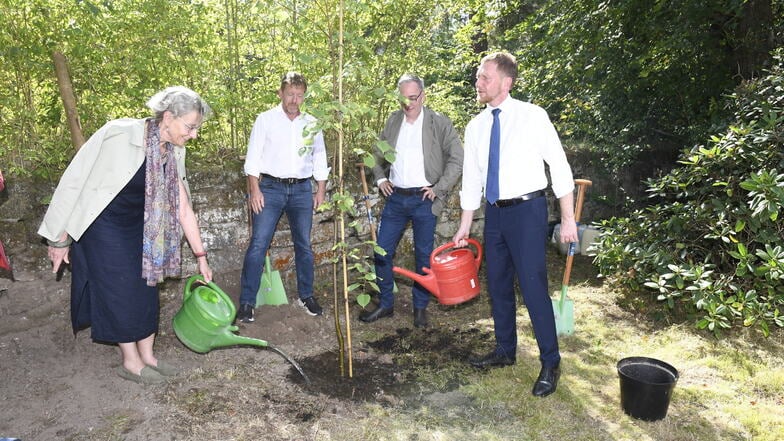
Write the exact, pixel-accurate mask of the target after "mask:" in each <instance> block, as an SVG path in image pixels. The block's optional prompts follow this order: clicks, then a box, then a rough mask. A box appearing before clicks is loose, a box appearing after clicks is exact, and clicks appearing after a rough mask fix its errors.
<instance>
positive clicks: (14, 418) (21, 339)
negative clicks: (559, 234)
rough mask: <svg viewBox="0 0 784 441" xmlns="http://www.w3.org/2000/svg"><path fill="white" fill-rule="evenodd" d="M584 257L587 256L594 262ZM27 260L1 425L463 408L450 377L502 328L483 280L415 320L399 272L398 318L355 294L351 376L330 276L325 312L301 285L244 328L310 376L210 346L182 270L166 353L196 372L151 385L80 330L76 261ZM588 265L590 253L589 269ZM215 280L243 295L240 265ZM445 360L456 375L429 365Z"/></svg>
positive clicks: (336, 420)
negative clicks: (416, 323) (199, 337)
mask: <svg viewBox="0 0 784 441" xmlns="http://www.w3.org/2000/svg"><path fill="white" fill-rule="evenodd" d="M549 254H550V255H551V256H552V259H553V264H554V265H555V266H554V267H551V273H552V274H551V280H558V277H560V271H561V270H562V263H561V261H562V260H563V259H562V258H561V256H558V254H557V253H556V252H550V253H549ZM584 260H585V261H584V262H582V263H583V265H582V267H583V268H590V263H588V262H589V261H588V260H587V258H585V259H584ZM19 263H20V265H19V266H18V267H16V268H15V276H16V279H17V280H16V281H15V282H11V281H10V280H6V279H0V377H1V378H2V383H1V384H2V393H0V415H2V417H0V438H2V437H17V438H20V439H21V440H23V441H32V440H40V441H46V440H191V439H215V440H218V439H221V440H244V439H248V440H251V439H253V440H289V439H292V440H294V439H296V440H300V439H341V438H339V437H331V436H330V433H332V432H333V429H334V428H336V427H338V426H341V425H345V424H347V423H350V422H351V421H354V420H357V419H359V418H361V417H363V416H366V413H367V412H368V410H367V406H364V405H363V404H365V403H369V402H372V403H378V404H380V405H383V406H401V405H406V403H419V402H422V401H423V400H424V401H428V402H429V404H430V405H432V406H435V407H436V408H437V407H439V406H445V407H449V408H450V409H454V408H455V406H457V407H458V408H459V405H460V401H461V400H462V399H464V397H461V396H458V395H455V394H452V393H451V391H453V390H455V389H457V387H458V386H459V384H460V383H461V381H464V380H465V379H464V378H461V374H460V373H459V372H460V369H464V368H463V367H464V366H465V361H466V359H467V358H468V357H469V356H471V355H474V354H477V353H481V352H484V351H486V350H487V349H489V348H490V347H491V346H492V342H493V337H492V333H491V328H490V327H489V326H488V325H487V324H484V325H477V324H476V323H477V322H478V321H482V320H484V319H487V318H488V317H489V316H490V314H489V305H488V302H487V296H486V295H484V293H483V294H482V295H480V296H479V297H478V298H477V299H475V300H472V301H470V302H467V303H465V304H463V305H456V306H442V305H439V304H438V303H437V302H436V301H435V299H434V301H433V302H432V303H431V306H430V307H429V308H428V310H429V312H430V320H431V327H430V328H429V329H427V330H418V329H414V328H413V324H412V321H413V317H412V314H411V312H410V311H411V305H410V300H411V295H410V285H407V284H405V281H404V282H403V283H400V282H399V287H400V292H399V293H398V294H397V295H396V305H395V316H394V317H393V318H392V319H383V320H380V321H379V322H376V323H373V324H365V323H361V322H359V321H358V320H357V315H358V314H359V312H360V310H361V308H360V307H359V306H358V305H357V304H356V303H355V302H353V300H352V301H351V302H350V321H351V331H352V333H351V335H350V336H349V335H347V334H345V332H343V335H342V338H343V339H344V341H346V343H348V338H349V337H350V338H351V349H352V353H353V359H352V365H351V370H352V377H351V378H348V369H349V366H348V362H347V361H345V360H346V358H344V364H343V366H342V368H341V365H340V364H339V363H338V360H339V358H340V357H339V356H338V352H337V351H338V347H339V346H338V338H337V336H336V331H335V311H334V307H333V304H332V303H333V294H332V290H331V280H320V283H321V286H322V289H321V290H320V291H319V295H318V299H319V301H320V303H321V304H322V306H324V309H325V314H324V316H323V317H311V316H309V315H307V314H306V313H305V312H304V310H303V309H301V308H300V307H299V306H297V305H296V304H295V300H296V299H295V298H294V296H293V295H292V294H291V292H289V294H288V297H289V302H290V303H289V304H288V305H281V306H264V307H261V308H260V309H258V310H257V317H256V322H255V323H253V324H248V325H241V326H240V330H239V333H240V334H241V335H245V336H249V337H253V338H261V339H264V340H266V341H268V342H270V343H271V344H274V345H275V346H276V347H277V348H279V349H281V350H283V351H284V352H285V353H287V354H289V355H290V356H291V357H293V358H294V359H295V360H297V362H298V363H299V364H300V365H301V366H302V368H303V370H304V371H305V373H306V375H307V376H308V377H309V380H310V381H311V384H309V385H308V384H305V381H304V380H303V378H302V377H301V376H300V375H299V374H298V373H297V372H296V371H295V370H294V369H293V368H292V366H291V365H290V364H289V363H287V362H286V361H285V359H284V358H283V357H281V356H280V355H278V354H276V353H275V352H272V351H270V350H265V349H261V348H255V347H250V346H246V347H232V348H224V349H216V350H213V351H211V352H208V353H206V354H198V353H195V352H193V351H191V350H189V349H188V348H187V347H185V346H184V345H183V344H182V343H181V342H180V341H179V340H178V338H177V337H176V335H175V333H174V331H173V328H172V318H173V317H174V315H175V314H176V313H177V311H178V310H179V308H180V305H181V302H182V295H183V285H184V282H183V281H182V280H170V281H167V282H166V283H165V284H164V285H163V286H162V289H161V317H160V333H159V336H158V338H157V340H156V355H157V356H158V357H159V358H160V359H163V360H166V361H168V362H170V363H174V364H177V365H179V366H181V367H182V368H183V369H184V372H183V374H182V375H180V376H179V377H177V378H176V379H175V380H173V381H171V382H169V383H167V384H165V385H160V386H142V385H139V384H135V383H133V382H130V381H127V380H123V379H121V378H120V377H118V376H117V374H116V373H115V369H116V367H117V366H119V364H120V356H119V352H118V349H117V348H116V347H114V346H109V345H103V344H96V343H94V342H92V340H91V338H90V331H89V329H87V330H83V331H81V332H79V333H78V334H76V336H74V334H73V333H72V331H71V328H70V320H69V288H70V280H69V279H70V277H69V275H68V273H66V275H65V276H64V277H63V279H62V280H60V281H56V280H55V277H54V275H52V274H51V273H50V272H48V271H46V270H45V268H44V265H43V264H42V263H38V265H32V264H29V263H28V264H25V262H19ZM558 265H560V267H558ZM579 267H580V265H579V259H578V267H576V271H577V274H579V271H580V269H579ZM577 277H579V275H578V276H577ZM588 277H590V276H588ZM482 280H484V279H483V278H482ZM215 281H216V283H217V284H218V286H220V287H221V288H222V289H223V291H225V292H226V293H227V294H229V296H230V297H232V299H233V300H234V301H235V302H236V300H237V297H238V294H239V287H238V282H239V274H238V273H237V272H232V273H224V274H218V275H216V280H215ZM342 308H343V307H342V306H341V308H339V309H341V311H340V314H339V315H340V320H341V329H343V330H344V331H345V325H344V324H343V320H344V319H343V311H342ZM484 321H485V322H486V320H484ZM458 365H459V366H460V369H457V368H454V369H450V366H458ZM434 368H438V369H440V371H439V372H440V373H439V374H438V375H437V376H439V377H444V378H445V379H444V381H443V383H440V384H435V383H434V382H432V380H425V381H423V380H421V379H418V378H417V375H420V374H421V373H422V372H423V370H424V371H427V369H434ZM341 369H342V370H341ZM444 372H446V373H447V374H443V373H444ZM431 373H432V372H431ZM431 378H432V377H431Z"/></svg>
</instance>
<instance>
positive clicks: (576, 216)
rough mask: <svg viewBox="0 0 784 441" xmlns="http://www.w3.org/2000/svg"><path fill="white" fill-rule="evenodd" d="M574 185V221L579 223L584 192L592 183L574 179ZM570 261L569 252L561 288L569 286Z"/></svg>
mask: <svg viewBox="0 0 784 441" xmlns="http://www.w3.org/2000/svg"><path fill="white" fill-rule="evenodd" d="M574 184H575V185H576V186H577V203H576V207H575V209H574V221H575V222H580V216H581V215H582V213H583V202H584V201H585V191H586V189H587V188H588V187H590V186H591V185H592V184H593V182H591V181H589V180H588V179H575V180H574ZM578 231H579V230H578ZM573 244H574V246H575V247H576V246H577V245H576V242H572V243H570V244H569V249H570V251H571V248H572V245H573ZM572 261H574V252H569V253H567V256H566V268H564V275H563V281H562V283H561V284H562V285H563V286H568V285H569V276H570V275H571V274H572Z"/></svg>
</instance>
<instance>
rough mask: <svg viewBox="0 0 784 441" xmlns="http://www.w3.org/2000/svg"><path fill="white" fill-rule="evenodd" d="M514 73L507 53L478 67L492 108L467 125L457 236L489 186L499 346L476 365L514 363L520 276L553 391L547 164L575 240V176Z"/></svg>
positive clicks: (488, 231)
mask: <svg viewBox="0 0 784 441" xmlns="http://www.w3.org/2000/svg"><path fill="white" fill-rule="evenodd" d="M516 77H517V61H516V60H515V58H514V56H512V55H511V54H508V53H505V52H498V53H494V54H490V55H487V56H486V57H484V58H483V59H482V62H481V64H480V66H479V70H478V71H477V74H476V91H477V97H478V99H479V102H480V103H482V104H487V108H486V109H485V110H483V111H482V112H481V113H479V114H478V115H477V116H476V117H474V119H472V120H471V121H470V122H469V123H468V125H467V126H466V130H465V160H464V162H463V187H462V191H461V193H460V205H461V207H462V208H463V214H462V217H461V221H460V226H459V227H458V230H457V233H455V235H454V237H453V241H454V242H455V243H456V244H457V245H458V246H465V245H466V240H465V239H467V238H468V235H469V233H470V231H471V222H472V220H473V213H474V211H475V210H476V209H478V208H479V204H480V203H481V198H482V194H483V193H484V195H485V198H486V200H487V203H486V205H485V225H484V247H485V259H486V262H487V267H486V268H487V289H488V292H489V294H490V298H491V300H492V314H493V321H494V324H495V338H496V347H495V349H494V350H493V351H491V352H490V353H489V354H487V355H485V356H484V357H481V358H478V359H475V360H471V364H472V365H474V366H476V367H491V366H508V365H512V364H514V363H515V359H516V350H517V326H516V319H517V314H516V308H517V305H516V296H515V289H514V278H515V275H516V276H517V280H518V281H519V283H520V288H521V291H522V295H523V299H524V301H525V305H526V308H527V309H528V315H529V316H530V318H531V323H532V325H533V329H534V335H535V336H536V341H537V344H538V346H539V360H540V362H541V364H542V368H541V371H540V373H539V377H538V378H537V380H536V382H535V383H534V387H533V390H532V393H533V395H535V396H539V397H544V396H547V395H549V394H551V393H553V392H555V389H556V387H557V384H558V378H559V376H560V360H561V356H560V353H559V350H558V337H557V335H556V331H555V318H554V316H553V308H552V302H551V300H550V295H549V291H548V288H547V266H546V262H545V252H546V250H545V246H546V242H547V220H548V214H547V199H546V198H545V193H544V190H545V188H546V187H547V184H548V182H547V176H546V174H545V166H544V165H545V163H547V165H548V166H549V169H550V177H551V179H552V188H553V193H555V196H556V197H557V198H558V201H559V206H560V212H561V241H562V242H576V241H577V224H576V223H575V220H574V208H573V205H574V202H573V200H574V196H573V194H572V192H573V190H574V180H573V178H572V171H571V168H570V167H569V163H568V162H567V160H566V154H565V153H564V150H563V147H562V146H561V142H560V140H559V139H558V134H557V133H556V131H555V128H554V127H553V125H552V123H551V122H550V119H549V117H548V116H547V113H546V112H545V111H544V109H542V108H540V107H538V106H535V105H533V104H531V103H525V102H522V101H518V100H516V99H514V98H512V97H511V96H510V95H509V92H510V90H511V89H512V86H513V85H514V81H515V79H516ZM499 126H500V127H499ZM492 144H495V148H493V146H492Z"/></svg>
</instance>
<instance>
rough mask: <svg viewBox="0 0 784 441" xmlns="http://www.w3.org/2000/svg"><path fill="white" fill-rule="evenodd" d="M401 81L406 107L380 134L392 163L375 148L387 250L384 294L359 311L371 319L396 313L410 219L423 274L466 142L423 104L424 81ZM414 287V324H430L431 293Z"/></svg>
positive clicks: (379, 266)
mask: <svg viewBox="0 0 784 441" xmlns="http://www.w3.org/2000/svg"><path fill="white" fill-rule="evenodd" d="M397 86H398V91H399V92H400V105H401V107H402V108H401V109H400V110H397V111H395V112H393V113H392V115H390V117H389V119H388V120H387V123H386V126H385V127H384V131H383V132H381V136H380V139H381V140H382V141H386V142H387V143H388V144H389V145H390V146H391V147H392V148H393V149H394V154H395V158H394V162H392V163H391V164H390V163H389V162H387V161H386V160H385V159H384V154H383V153H384V152H382V151H380V150H379V149H378V148H377V149H376V151H375V157H376V166H375V167H374V168H373V174H374V176H375V179H376V184H377V185H378V188H379V190H381V193H383V194H384V196H386V197H387V201H386V204H385V205H384V210H383V212H382V213H381V223H380V224H379V227H378V245H379V246H380V247H381V248H383V249H384V251H386V255H384V256H382V255H380V254H376V255H375V265H376V276H377V282H378V286H379V289H380V291H381V295H380V303H379V305H378V307H377V308H376V309H375V310H373V311H366V312H363V313H361V314H360V316H359V319H360V320H361V321H363V322H368V323H369V322H374V321H376V320H378V319H380V318H382V317H390V316H392V315H393V313H394V296H393V294H392V290H393V286H394V282H393V274H392V261H393V259H394V257H395V249H396V248H397V245H398V242H400V238H401V237H402V236H403V232H404V231H405V229H406V226H407V224H408V222H409V221H411V223H412V228H413V232H414V253H415V260H416V269H417V272H418V273H419V274H423V273H422V267H423V266H427V267H429V266H430V264H429V262H430V253H432V251H433V237H434V234H435V228H436V219H437V217H438V215H439V213H440V212H441V210H442V209H443V207H444V201H445V200H446V198H447V196H448V194H449V191H451V189H452V187H454V186H455V184H456V183H457V181H458V180H459V179H460V174H461V172H462V169H463V146H462V144H461V143H460V138H459V136H458V134H457V132H456V131H455V129H454V127H453V126H452V122H451V121H450V120H449V118H447V117H446V116H444V115H441V114H439V113H437V112H434V111H433V110H431V109H429V108H427V107H424V101H425V83H424V81H423V80H422V79H421V78H419V77H417V76H415V75H410V74H406V75H403V76H402V77H400V79H399V80H398V82H397ZM412 291H413V292H412V293H413V304H414V326H416V327H418V328H422V327H426V326H427V324H428V320H427V313H426V310H425V309H426V308H427V305H428V303H429V302H430V294H429V293H428V292H427V291H426V290H425V289H424V288H423V287H422V286H420V285H419V284H414V288H413V290H412Z"/></svg>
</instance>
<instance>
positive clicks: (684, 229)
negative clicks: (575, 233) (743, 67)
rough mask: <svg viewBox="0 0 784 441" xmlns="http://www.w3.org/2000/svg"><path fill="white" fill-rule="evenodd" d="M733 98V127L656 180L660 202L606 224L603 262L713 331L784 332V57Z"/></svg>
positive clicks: (630, 284) (652, 185)
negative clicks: (749, 328) (751, 328)
mask: <svg viewBox="0 0 784 441" xmlns="http://www.w3.org/2000/svg"><path fill="white" fill-rule="evenodd" d="M775 61H776V64H775V65H774V66H773V67H772V68H771V70H770V72H769V73H768V74H767V75H766V76H765V77H764V78H761V79H759V80H756V81H751V82H748V83H746V84H744V85H742V87H740V88H739V89H738V91H737V92H736V93H735V94H734V95H733V96H732V100H731V101H730V108H731V110H732V111H733V115H734V120H733V123H732V125H730V127H729V128H728V129H726V131H724V132H723V133H722V134H718V135H715V136H712V137H711V138H710V142H709V143H708V144H706V145H698V146H696V147H694V148H692V149H688V150H686V151H684V152H683V153H682V154H681V157H680V160H679V164H680V166H679V167H678V168H676V169H674V170H673V171H672V172H671V173H669V174H668V175H666V176H664V177H662V178H660V179H657V180H652V181H650V182H649V192H650V194H651V197H652V198H654V200H655V201H656V203H655V205H652V206H650V207H649V208H647V209H644V210H639V211H636V212H634V213H632V214H631V215H630V216H629V217H627V218H617V219H611V220H609V221H605V222H604V223H603V224H604V227H605V231H604V232H603V233H602V235H601V241H600V244H599V246H598V247H597V252H598V256H597V257H596V260H595V262H596V263H597V264H598V266H599V268H600V270H601V272H602V273H603V274H605V275H608V276H614V277H616V278H617V280H618V281H619V282H620V283H621V284H622V285H623V286H626V287H627V288H631V289H633V290H641V289H649V290H651V291H652V292H653V293H654V294H655V295H656V298H657V299H658V300H660V301H662V302H665V304H666V305H667V306H668V307H670V308H676V307H678V308H683V309H684V310H685V311H687V312H689V313H692V314H695V315H696V317H697V322H696V323H697V326H698V327H699V328H707V329H709V330H711V331H714V332H717V333H718V332H719V331H720V330H723V329H727V328H730V327H732V326H735V325H740V324H742V325H743V326H756V327H759V328H760V329H762V331H763V332H764V333H765V334H766V335H767V333H768V332H769V331H770V326H773V325H775V326H779V327H784V223H782V222H781V217H782V216H784V152H782V150H781V145H782V142H784V51H779V52H778V55H777V56H776V58H775Z"/></svg>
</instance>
